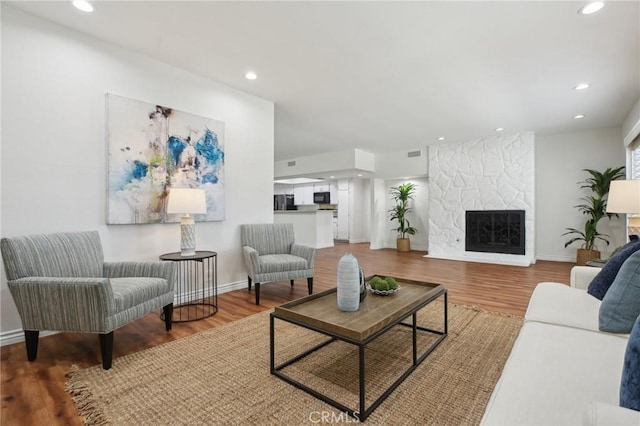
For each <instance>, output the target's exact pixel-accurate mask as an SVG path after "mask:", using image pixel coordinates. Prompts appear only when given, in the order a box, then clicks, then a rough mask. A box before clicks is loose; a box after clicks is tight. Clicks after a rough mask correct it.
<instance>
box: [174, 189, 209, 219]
mask: <svg viewBox="0 0 640 426" xmlns="http://www.w3.org/2000/svg"><path fill="white" fill-rule="evenodd" d="M206 212H207V198H206V196H205V192H204V190H203V189H194V188H171V190H170V191H169V203H168V204H167V213H193V214H203V213H206Z"/></svg>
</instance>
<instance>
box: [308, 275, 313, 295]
mask: <svg viewBox="0 0 640 426" xmlns="http://www.w3.org/2000/svg"><path fill="white" fill-rule="evenodd" d="M307 287H308V288H309V294H313V277H311V278H307Z"/></svg>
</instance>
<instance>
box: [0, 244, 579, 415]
mask: <svg viewBox="0 0 640 426" xmlns="http://www.w3.org/2000/svg"><path fill="white" fill-rule="evenodd" d="M368 247H369V245H368V244H340V245H337V246H336V247H333V248H328V249H322V250H319V251H318V255H317V260H316V275H315V279H314V291H320V290H325V289H328V288H332V287H335V280H336V266H337V264H338V260H339V259H340V257H341V256H342V255H343V254H345V253H347V252H351V253H353V254H354V256H356V258H357V259H358V261H359V262H360V266H361V267H363V268H364V270H365V274H366V275H373V274H379V275H392V276H396V277H402V278H410V279H414V280H422V281H430V282H437V283H442V284H444V285H445V286H446V287H447V289H448V291H449V301H450V303H458V304H466V305H479V306H480V307H482V308H484V309H487V310H492V311H501V312H507V313H512V314H517V315H523V314H524V312H525V310H526V307H527V303H528V301H529V298H530V296H531V292H532V291H533V288H534V287H535V285H536V284H537V283H539V282H543V281H554V282H562V283H568V282H569V272H570V269H571V267H572V266H573V264H572V263H561V262H545V261H540V262H538V263H536V264H535V265H534V266H531V267H529V268H522V267H516V266H499V265H489V264H481V263H467V262H456V261H447V260H437V259H428V258H424V257H422V255H423V254H424V253H422V252H417V251H414V252H409V253H397V252H396V251H395V250H375V251H371V250H369V248H368ZM218 265H219V266H220V267H224V266H223V265H224V259H219V263H218ZM306 290H307V285H306V280H298V281H296V284H295V286H294V287H293V288H292V287H290V285H289V283H288V282H280V283H270V284H267V285H264V286H262V289H261V292H260V295H261V298H260V299H261V305H260V306H256V305H255V304H254V294H253V292H251V293H248V292H247V291H246V290H238V291H234V292H229V293H225V294H222V295H220V296H219V299H218V304H219V312H218V313H217V314H216V315H215V316H213V317H210V318H207V319H205V320H201V321H195V322H190V323H179V324H174V325H173V330H172V331H171V332H170V333H166V332H165V331H164V323H163V322H162V321H161V320H160V318H159V316H158V314H157V313H153V314H150V315H147V316H146V317H144V318H142V319H140V320H138V321H135V322H133V323H131V324H128V325H127V326H125V327H122V328H120V329H118V330H116V331H115V333H114V334H115V340H114V346H115V348H114V366H117V363H118V357H121V356H123V355H126V354H130V353H133V352H137V351H140V350H143V349H147V348H150V347H153V346H157V345H160V344H162V343H166V342H170V341H172V340H176V339H180V338H182V337H185V336H189V335H191V334H194V333H197V332H199V331H203V330H206V329H209V328H212V327H216V326H219V325H221V324H226V323H229V322H232V321H235V320H237V319H240V318H244V317H246V316H249V315H252V314H254V313H257V312H261V311H264V310H266V309H269V308H272V307H274V306H277V305H280V304H282V303H284V302H286V301H289V300H292V299H295V298H298V297H302V296H305V295H306V294H307V292H306ZM1 356H2V358H1V359H2V370H1V380H2V388H1V393H0V396H1V397H2V411H1V418H0V424H2V425H3V426H9V425H80V424H82V421H81V419H80V418H79V417H78V414H77V411H76V409H75V407H74V405H73V402H72V401H71V398H70V397H69V396H68V394H67V393H66V392H65V390H64V385H65V381H66V378H65V372H67V371H68V370H69V368H70V367H71V365H72V364H76V365H78V366H79V367H81V368H84V367H89V366H92V365H96V364H100V363H101V359H100V350H99V346H98V337H97V336H96V335H91V334H75V333H59V334H55V335H53V336H48V337H43V338H40V343H39V348H38V359H37V360H36V361H34V362H31V363H30V362H27V360H26V352H25V348H24V344H23V343H19V344H15V345H10V346H5V347H2V348H1Z"/></svg>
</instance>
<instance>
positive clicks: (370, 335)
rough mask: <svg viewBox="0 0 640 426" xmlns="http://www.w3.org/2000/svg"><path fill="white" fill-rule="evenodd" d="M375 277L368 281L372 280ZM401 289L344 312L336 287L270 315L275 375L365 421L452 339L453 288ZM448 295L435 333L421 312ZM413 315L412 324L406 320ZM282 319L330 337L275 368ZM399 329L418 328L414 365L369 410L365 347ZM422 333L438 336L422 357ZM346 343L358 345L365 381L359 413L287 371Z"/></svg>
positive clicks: (406, 285) (413, 285) (404, 284)
mask: <svg viewBox="0 0 640 426" xmlns="http://www.w3.org/2000/svg"><path fill="white" fill-rule="evenodd" d="M370 278H371V277H369V278H367V281H368V280H369V279H370ZM397 281H398V284H399V285H400V287H401V288H400V290H399V291H398V292H396V293H395V294H393V295H390V296H375V295H372V294H369V295H368V296H367V297H366V298H365V300H364V301H363V302H362V303H361V304H360V308H359V309H358V311H356V312H342V311H340V310H338V304H337V299H336V289H335V288H334V289H331V290H327V291H323V292H321V293H317V294H313V295H311V296H307V297H303V298H301V299H297V300H294V301H292V302H289V303H286V304H284V305H282V306H278V307H276V308H275V309H274V312H273V313H271V315H270V321H269V322H270V324H269V330H270V348H269V349H270V366H271V374H273V375H275V376H278V377H280V378H281V379H282V380H284V381H286V382H288V383H290V384H292V385H293V386H295V387H297V388H299V389H302V390H304V391H305V392H307V393H309V394H311V395H313V396H315V397H316V398H318V399H321V400H322V401H325V402H326V403H328V404H331V405H332V406H334V407H336V408H337V409H339V410H341V411H342V412H345V413H347V414H349V415H351V416H353V417H355V418H356V419H358V420H360V421H364V420H365V419H366V418H367V417H368V416H369V415H370V414H371V412H373V410H375V409H376V408H377V407H378V406H379V405H380V404H381V403H382V401H384V400H385V398H386V397H387V396H389V395H390V394H391V392H393V390H394V389H395V388H396V387H398V385H400V383H402V381H403V380H404V379H405V378H406V377H407V376H409V374H411V372H413V370H415V369H416V368H417V367H418V365H420V363H421V362H422V361H424V359H425V358H426V357H427V356H428V355H429V354H430V353H431V352H432V351H433V350H434V349H435V348H436V346H438V345H439V344H440V342H442V340H443V339H444V338H445V337H446V336H447V290H446V289H445V288H444V286H442V285H441V284H433V283H425V282H419V281H411V280H404V279H398V278H397ZM439 297H444V309H443V327H442V330H432V329H429V328H425V327H420V326H418V325H417V322H416V320H417V318H416V316H417V312H418V311H419V310H420V309H422V308H424V307H425V306H427V305H428V304H429V303H431V302H433V301H434V300H436V299H438V298H439ZM409 316H411V317H412V321H411V323H405V322H403V321H404V320H405V319H407V318H408V317H409ZM276 318H277V319H280V320H282V321H286V322H289V323H292V324H296V325H298V326H300V327H304V328H307V329H309V330H313V331H316V332H318V333H322V334H324V335H327V336H330V339H328V340H326V341H323V342H322V343H320V344H318V345H316V346H314V347H312V348H311V349H309V350H307V351H304V352H302V353H300V354H299V355H297V356H295V357H293V358H291V359H289V360H287V361H285V362H283V363H281V364H279V365H275V338H276V336H275V331H274V321H275V319H276ZM394 326H405V327H411V328H412V329H413V333H412V343H413V362H412V364H411V365H410V366H409V368H408V369H407V370H406V371H405V372H404V373H403V374H402V375H401V376H400V377H399V378H398V379H396V380H395V381H394V382H393V383H392V384H391V386H389V388H388V389H387V390H386V391H384V392H383V393H382V395H380V396H379V397H378V398H377V399H376V400H375V401H373V402H372V403H371V405H370V406H369V407H365V348H366V346H367V344H369V343H370V342H372V341H373V340H375V339H376V338H378V337H379V336H381V335H383V334H384V333H386V332H387V331H388V330H390V329H391V328H393V327H394ZM418 331H420V332H425V333H433V334H435V335H437V336H438V337H437V338H436V339H435V340H434V341H433V342H432V343H431V344H430V345H429V347H428V348H427V349H426V350H425V351H424V352H423V353H421V354H420V355H418V353H417V346H418V345H417V334H418ZM336 340H340V341H343V342H347V343H350V344H353V345H356V346H357V347H358V358H359V360H358V380H359V395H358V396H359V409H358V410H354V409H352V408H349V407H347V406H345V405H344V404H342V403H340V402H338V401H336V400H334V399H332V398H330V397H328V396H326V395H324V394H322V393H320V392H318V391H317V390H314V389H312V388H310V387H308V386H306V385H305V384H303V383H300V382H299V381H297V380H295V379H293V378H291V377H289V376H287V375H286V374H284V373H283V371H282V370H283V369H284V368H285V367H287V366H289V365H291V364H293V363H295V362H297V361H299V360H301V359H302V358H304V357H307V356H309V355H310V354H312V353H313V352H315V351H317V350H319V349H320V348H322V347H324V346H326V345H328V344H330V343H331V342H334V341H336Z"/></svg>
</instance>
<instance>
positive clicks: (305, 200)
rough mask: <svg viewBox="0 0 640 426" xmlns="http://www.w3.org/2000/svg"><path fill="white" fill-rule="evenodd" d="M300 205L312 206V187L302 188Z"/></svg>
mask: <svg viewBox="0 0 640 426" xmlns="http://www.w3.org/2000/svg"><path fill="white" fill-rule="evenodd" d="M302 204H313V185H306V186H304V187H303V191H302Z"/></svg>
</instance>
